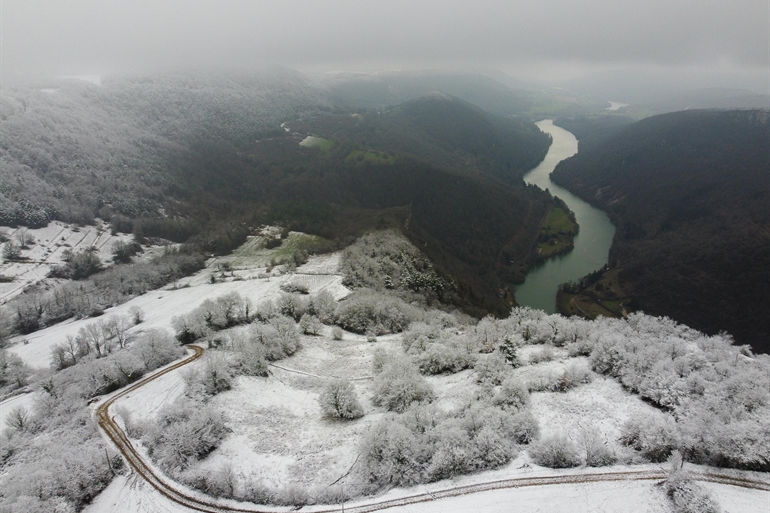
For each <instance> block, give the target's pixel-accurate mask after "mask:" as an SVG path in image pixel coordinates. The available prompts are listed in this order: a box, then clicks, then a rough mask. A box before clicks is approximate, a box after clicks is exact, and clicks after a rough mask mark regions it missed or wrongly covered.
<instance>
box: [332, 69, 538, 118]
mask: <svg viewBox="0 0 770 513" xmlns="http://www.w3.org/2000/svg"><path fill="white" fill-rule="evenodd" d="M324 83H325V84H326V86H327V87H328V89H329V91H330V92H331V95H332V97H333V98H334V100H335V101H336V102H338V103H340V104H343V105H349V106H351V107H367V108H378V109H380V108H383V107H387V106H393V105H399V104H402V103H404V102H407V101H409V100H413V99H415V98H420V97H422V96H425V95H427V94H430V93H431V92H433V91H441V92H443V93H446V94H449V95H452V96H455V97H458V98H462V99H463V100H464V101H467V102H469V103H472V104H474V105H477V106H478V107H480V108H482V109H484V110H486V111H488V112H494V113H495V114H498V115H501V116H510V115H516V114H524V113H528V112H529V111H530V109H531V108H532V106H533V103H534V102H533V99H532V94H531V93H530V92H529V91H514V90H513V89H511V88H509V87H507V86H505V85H504V84H502V83H500V82H498V81H496V80H494V79H492V78H489V77H485V76H483V75H478V74H473V73H453V72H440V71H413V72H392V73H379V74H376V75H366V74H339V75H337V76H333V75H332V76H327V77H325V78H324Z"/></svg>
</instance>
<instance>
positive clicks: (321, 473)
mask: <svg viewBox="0 0 770 513" xmlns="http://www.w3.org/2000/svg"><path fill="white" fill-rule="evenodd" d="M393 339H394V337H389V338H388V337H381V339H380V341H378V342H377V343H375V344H370V343H367V342H366V341H365V338H364V337H360V336H356V335H353V334H350V333H346V334H345V337H344V339H343V340H342V341H333V340H331V337H303V348H302V349H301V350H300V351H298V352H297V353H295V355H294V356H292V357H290V358H287V359H285V360H281V361H279V362H277V363H276V365H277V366H274V367H272V368H271V376H270V377H269V378H253V377H245V376H243V377H240V378H238V380H237V382H236V386H235V388H234V389H233V390H231V391H229V392H225V393H222V394H219V395H218V396H217V397H215V398H214V399H213V403H214V404H215V405H217V406H220V407H221V408H222V409H224V411H226V412H227V415H228V426H229V427H230V428H231V429H232V430H233V435H232V436H230V437H228V438H227V439H226V440H225V442H224V443H223V445H222V446H221V447H220V448H219V449H217V450H216V451H215V452H214V453H213V455H212V456H211V457H209V458H208V459H207V460H206V461H205V462H203V463H202V467H203V468H207V469H211V470H216V469H217V468H219V467H221V465H222V464H223V463H224V462H229V463H231V464H232V465H233V467H234V470H235V472H236V473H237V474H240V475H241V476H242V477H243V478H248V480H253V479H257V480H260V481H262V482H264V483H265V484H266V485H269V486H271V487H275V488H281V487H283V486H285V485H288V484H290V483H298V482H299V483H302V484H305V485H310V486H326V485H329V484H331V483H332V482H334V481H336V480H337V479H338V478H339V477H340V476H342V475H343V474H345V473H346V472H347V471H348V470H349V469H350V467H351V466H352V465H353V463H354V462H355V460H356V457H357V456H358V442H359V440H360V439H361V438H362V437H363V435H364V434H365V433H366V432H367V431H368V430H369V429H370V427H371V426H372V425H373V424H374V423H376V422H377V421H378V420H379V419H380V417H381V416H382V415H383V411H382V409H380V408H376V407H374V406H372V404H371V400H370V397H371V392H370V391H369V384H370V382H371V381H370V379H369V378H370V375H371V373H370V369H371V355H372V352H373V350H374V348H375V347H380V346H389V345H392V344H393V342H394V340H393ZM293 371H300V372H302V373H304V374H301V373H298V372H293ZM334 377H348V378H353V379H355V381H354V386H355V388H356V392H357V394H358V396H359V399H360V400H361V404H362V405H363V407H364V410H365V412H366V415H365V416H364V417H363V418H361V419H357V420H354V421H345V422H339V421H332V420H327V419H325V418H324V417H323V415H322V413H321V409H320V407H319V405H318V397H319V394H320V393H321V392H322V390H323V387H324V386H325V384H326V383H327V382H328V381H329V380H330V379H332V378H334Z"/></svg>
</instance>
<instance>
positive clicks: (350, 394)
mask: <svg viewBox="0 0 770 513" xmlns="http://www.w3.org/2000/svg"><path fill="white" fill-rule="evenodd" d="M318 402H319V404H320V405H321V411H323V413H324V415H326V416H327V417H330V418H333V419H357V418H359V417H363V415H364V409H363V407H361V403H359V402H358V397H357V396H356V392H355V390H354V389H353V384H352V383H351V382H350V381H345V380H334V381H330V382H329V383H328V384H327V385H326V386H325V387H324V390H323V392H321V395H320V397H319V398H318Z"/></svg>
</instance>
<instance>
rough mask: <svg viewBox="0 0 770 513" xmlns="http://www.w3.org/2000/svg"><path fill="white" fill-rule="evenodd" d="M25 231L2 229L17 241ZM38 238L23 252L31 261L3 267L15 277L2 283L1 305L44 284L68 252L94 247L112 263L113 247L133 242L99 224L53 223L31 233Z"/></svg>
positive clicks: (1, 270)
mask: <svg viewBox="0 0 770 513" xmlns="http://www.w3.org/2000/svg"><path fill="white" fill-rule="evenodd" d="M22 229H25V228H10V227H0V231H2V232H4V233H6V234H7V235H8V236H9V238H10V239H11V240H12V241H13V242H16V234H17V233H18V232H19V230H22ZM27 232H28V233H29V234H30V235H32V236H33V237H34V239H35V241H34V244H33V245H31V246H29V249H22V250H21V256H22V257H26V258H27V259H28V260H26V261H21V262H3V263H2V265H0V275H4V276H8V277H11V278H13V279H14V280H13V281H12V282H8V283H0V305H1V304H4V303H6V302H7V301H8V300H10V299H12V298H14V297H16V296H17V295H19V294H21V292H22V291H23V290H24V289H25V288H26V287H28V286H29V285H34V284H36V283H39V282H40V281H42V280H43V279H44V278H45V277H46V276H47V275H48V271H49V270H50V269H51V266H53V265H57V264H61V263H63V262H64V260H63V255H64V252H65V251H66V250H68V249H69V250H70V251H72V252H73V253H77V252H78V251H81V250H84V249H89V248H94V251H95V252H96V255H97V256H98V257H99V259H100V260H101V261H102V263H103V264H109V263H110V262H111V261H112V245H113V244H114V243H115V242H117V241H124V242H128V241H131V240H133V238H132V236H131V235H126V234H120V233H119V234H116V235H112V232H111V231H110V229H109V225H107V224H105V223H102V222H98V224H97V226H83V227H77V226H76V225H70V224H66V223H62V222H59V221H52V222H50V223H49V224H48V226H45V227H44V228H32V229H29V230H27Z"/></svg>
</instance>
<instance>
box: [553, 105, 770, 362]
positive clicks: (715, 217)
mask: <svg viewBox="0 0 770 513" xmlns="http://www.w3.org/2000/svg"><path fill="white" fill-rule="evenodd" d="M768 117H769V116H768V111H766V110H746V111H684V112H675V113H670V114H664V115H660V116H654V117H651V118H648V119H645V120H642V121H639V122H637V123H635V124H633V125H630V126H628V127H626V128H624V129H622V130H621V131H619V132H618V133H616V134H615V135H613V136H610V137H608V138H607V139H606V140H605V141H604V142H603V143H601V144H600V145H597V146H596V147H593V148H589V149H587V150H586V151H583V150H582V149H581V151H580V153H578V154H577V155H576V156H575V157H573V158H571V159H569V160H567V161H565V162H562V163H561V164H560V165H559V166H557V168H556V170H555V171H554V173H553V175H552V178H553V179H554V181H556V182H557V183H559V184H560V185H562V186H564V187H566V188H568V189H569V190H571V191H573V192H575V193H576V194H578V195H580V196H581V197H583V198H584V199H586V200H587V201H589V202H591V203H593V204H595V205H597V206H599V207H600V208H602V209H604V210H606V211H607V212H608V213H609V214H610V216H611V217H612V219H613V220H614V222H615V224H616V225H617V227H618V229H617V232H616V235H615V240H614V241H613V245H612V248H611V250H610V266H611V267H612V268H616V269H622V271H621V272H620V274H619V277H620V282H621V286H622V287H623V289H624V290H625V291H626V292H628V293H630V295H631V296H632V297H633V298H634V299H635V303H636V304H635V306H637V307H638V308H639V309H641V310H644V311H645V312H647V313H650V314H654V315H668V316H670V317H672V318H674V319H676V320H678V321H680V322H683V323H686V324H688V325H690V326H692V327H695V328H697V329H699V330H703V331H706V332H709V333H716V332H719V331H721V330H726V331H728V332H730V333H732V334H733V335H734V336H735V338H736V340H737V341H738V342H739V343H749V344H751V345H752V346H753V347H754V348H755V350H758V351H762V352H768V351H770V316H768V314H767V313H768V312H770V271H769V269H770V125H769V124H768Z"/></svg>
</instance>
